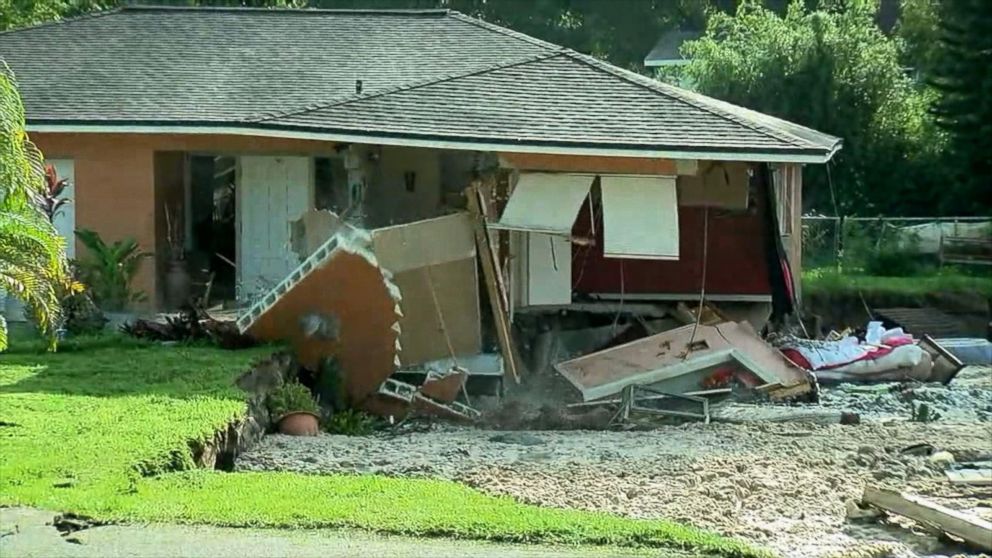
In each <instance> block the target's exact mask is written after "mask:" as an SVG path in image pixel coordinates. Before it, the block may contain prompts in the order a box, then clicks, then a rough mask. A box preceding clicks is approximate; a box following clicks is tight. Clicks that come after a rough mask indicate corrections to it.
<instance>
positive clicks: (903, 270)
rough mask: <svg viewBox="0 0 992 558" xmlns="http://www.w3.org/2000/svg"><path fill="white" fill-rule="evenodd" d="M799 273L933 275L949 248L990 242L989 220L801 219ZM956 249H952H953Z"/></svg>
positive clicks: (905, 218) (919, 218)
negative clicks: (820, 271)
mask: <svg viewBox="0 0 992 558" xmlns="http://www.w3.org/2000/svg"><path fill="white" fill-rule="evenodd" d="M802 223H803V227H802V234H803V268H804V269H806V270H812V269H835V270H838V271H845V272H854V273H865V274H868V275H916V274H919V273H920V272H921V271H924V272H925V271H927V270H932V271H933V272H936V271H937V270H939V269H940V267H942V266H943V265H944V264H946V263H948V260H949V259H951V258H948V257H947V254H948V253H949V250H948V247H949V246H951V245H952V244H953V245H954V246H955V247H957V246H968V245H970V244H975V245H981V244H983V243H986V242H988V241H989V240H992V217H901V218H897V217H891V218H890V217H884V218H872V217H821V216H807V217H803V219H802ZM955 249H957V248H955Z"/></svg>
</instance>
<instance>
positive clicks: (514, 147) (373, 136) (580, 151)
mask: <svg viewBox="0 0 992 558" xmlns="http://www.w3.org/2000/svg"><path fill="white" fill-rule="evenodd" d="M27 131H28V132H32V133H53V134H193V135H206V134H224V135H236V136H261V137H274V138H285V139H300V140H313V141H326V142H333V143H364V144H378V145H390V146H404V147H425V148H433V149H456V150H469V151H515V152H521V153H545V154H552V155H579V156H604V157H647V158H662V159H702V160H711V161H747V162H764V163H811V164H822V163H825V162H827V161H829V160H830V158H831V157H832V156H833V154H834V153H836V151H837V150H838V149H840V143H838V144H837V145H835V146H834V147H833V148H832V149H831V150H830V151H827V152H817V151H808V152H796V151H792V152H767V151H747V150H739V151H733V150H723V149H706V148H701V149H691V148H686V149H682V148H678V147H669V146H659V147H648V146H645V147H640V146H630V145H604V144H575V145H567V144H560V143H558V144H556V143H550V142H548V143H543V142H535V141H526V140H524V141H521V142H513V141H493V140H485V139H481V138H458V137H449V138H445V137H423V136H415V135H411V134H402V133H400V134H390V133H356V132H353V131H335V130H327V129H323V130H322V129H312V130H311V129H302V128H287V127H273V126H265V125H257V124H256V125H245V126H237V125H230V124H215V123H182V122H178V123H147V122H146V123H127V122H125V123H113V122H108V123H106V124H90V123H71V124H68V123H46V122H45V121H34V122H32V121H30V120H29V121H28V123H27Z"/></svg>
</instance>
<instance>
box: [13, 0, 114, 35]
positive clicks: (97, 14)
mask: <svg viewBox="0 0 992 558" xmlns="http://www.w3.org/2000/svg"><path fill="white" fill-rule="evenodd" d="M123 9H124V8H123V7H121V6H118V7H116V8H110V9H108V10H98V11H95V12H88V13H85V14H79V15H77V16H72V17H66V18H61V19H53V20H51V21H42V22H40V23H35V24H32V25H28V26H26V27H13V28H11V29H5V30H3V31H0V35H10V34H13V33H17V32H20V31H32V30H34V29H42V28H44V27H54V26H56V25H68V24H70V23H76V22H78V21H83V20H87V19H96V18H98V17H103V16H108V15H113V14H116V13H119V12H121V11H122V10H123Z"/></svg>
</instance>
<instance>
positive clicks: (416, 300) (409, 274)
mask: <svg viewBox="0 0 992 558" xmlns="http://www.w3.org/2000/svg"><path fill="white" fill-rule="evenodd" d="M424 270H425V268H423V267H420V268H415V269H410V270H407V271H403V272H401V273H397V274H396V275H394V276H393V283H395V284H396V286H397V287H399V289H400V293H402V295H403V300H402V301H400V309H402V311H403V317H402V318H400V332H401V333H400V346H402V347H403V349H402V351H400V363H401V364H402V365H403V366H413V365H415V364H422V363H425V362H428V361H432V360H438V359H442V358H448V357H450V356H452V355H450V354H449V353H448V344H447V341H446V340H445V332H444V331H442V328H441V323H442V322H441V319H439V316H438V313H437V309H435V307H434V299H433V297H432V295H431V285H430V284H429V283H428V281H430V282H432V283H433V287H434V292H435V293H436V294H437V299H438V306H439V307H440V311H441V314H442V317H443V323H444V329H446V330H447V336H448V339H449V340H450V342H451V347H452V349H453V350H454V353H455V354H454V356H455V357H459V356H468V355H474V354H478V353H479V352H481V351H482V331H481V330H482V327H481V320H482V317H481V316H480V315H479V278H478V276H477V275H476V265H475V259H474V258H472V259H463V260H457V261H453V262H448V263H444V264H440V265H435V266H431V268H430V279H428V275H427V274H426V273H425V272H424Z"/></svg>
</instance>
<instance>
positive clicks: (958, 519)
mask: <svg viewBox="0 0 992 558" xmlns="http://www.w3.org/2000/svg"><path fill="white" fill-rule="evenodd" d="M862 500H863V501H864V503H865V504H870V505H872V506H875V507H876V508H880V509H883V510H885V511H887V512H890V513H894V514H898V515H902V516H905V517H908V518H910V519H912V520H915V521H919V522H922V523H927V524H930V525H935V526H937V527H939V528H940V529H941V530H942V531H944V532H945V533H948V534H950V535H954V536H955V537H958V538H961V539H964V540H965V541H966V542H968V543H970V544H972V545H974V546H976V547H978V548H980V549H982V550H992V523H990V522H988V521H985V520H983V519H979V518H977V517H973V516H970V515H967V514H965V513H962V512H959V511H956V510H952V509H950V508H945V507H944V506H941V505H939V504H935V503H933V502H930V501H928V500H925V499H924V498H921V497H919V496H914V495H912V494H905V493H901V492H898V491H895V490H887V489H880V488H874V487H871V486H866V487H865V493H864V496H863V498H862Z"/></svg>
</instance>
